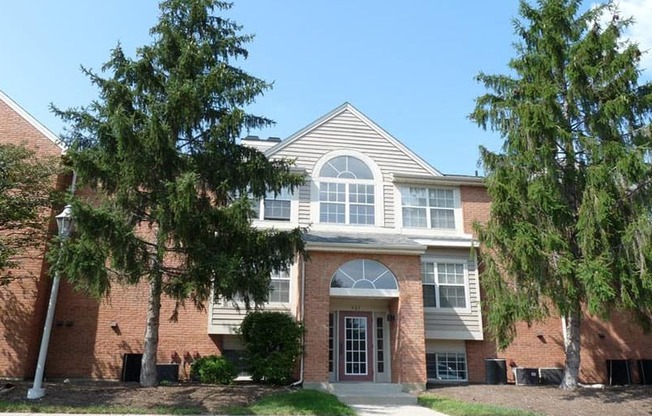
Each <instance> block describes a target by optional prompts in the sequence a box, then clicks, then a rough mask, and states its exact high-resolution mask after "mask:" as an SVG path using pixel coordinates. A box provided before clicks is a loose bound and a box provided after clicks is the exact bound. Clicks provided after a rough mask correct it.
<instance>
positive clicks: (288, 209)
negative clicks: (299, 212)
mask: <svg viewBox="0 0 652 416" xmlns="http://www.w3.org/2000/svg"><path fill="white" fill-rule="evenodd" d="M252 209H253V210H254V219H257V220H273V221H290V219H291V218H292V192H290V191H289V189H287V188H282V189H281V192H279V193H278V194H276V195H274V192H267V194H266V195H265V198H264V199H261V200H260V201H255V202H253V203H252ZM261 214H262V215H261Z"/></svg>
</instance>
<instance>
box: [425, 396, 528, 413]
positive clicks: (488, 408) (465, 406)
mask: <svg viewBox="0 0 652 416" xmlns="http://www.w3.org/2000/svg"><path fill="white" fill-rule="evenodd" d="M419 404H420V405H421V406H424V407H428V408H430V409H432V410H436V411H438V412H442V413H446V414H447V415H450V416H537V413H532V412H528V411H526V410H520V409H510V408H507V407H499V406H492V405H487V404H476V403H466V402H463V401H459V400H454V399H449V398H446V397H439V396H435V395H432V394H424V395H421V396H419Z"/></svg>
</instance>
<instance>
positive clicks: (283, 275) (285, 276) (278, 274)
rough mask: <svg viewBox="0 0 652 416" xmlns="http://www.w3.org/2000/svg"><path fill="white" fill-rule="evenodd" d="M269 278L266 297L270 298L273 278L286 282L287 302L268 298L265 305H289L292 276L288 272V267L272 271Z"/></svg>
mask: <svg viewBox="0 0 652 416" xmlns="http://www.w3.org/2000/svg"><path fill="white" fill-rule="evenodd" d="M269 278H270V281H269V282H270V288H269V294H268V295H267V296H268V299H270V298H271V293H272V287H271V283H272V282H273V281H274V280H276V281H282V282H288V300H287V302H279V301H271V300H268V301H267V303H266V304H265V305H289V304H290V303H291V302H292V276H291V274H290V269H286V270H278V271H272V273H271V274H270V276H269Z"/></svg>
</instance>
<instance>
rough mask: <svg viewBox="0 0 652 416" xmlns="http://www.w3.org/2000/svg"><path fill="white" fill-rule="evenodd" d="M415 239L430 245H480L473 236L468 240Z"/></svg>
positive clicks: (417, 241)
mask: <svg viewBox="0 0 652 416" xmlns="http://www.w3.org/2000/svg"><path fill="white" fill-rule="evenodd" d="M414 241H415V242H416V243H418V244H421V245H423V246H428V247H465V248H470V247H479V244H478V241H477V240H474V239H472V238H470V239H468V240H466V239H465V240H444V239H436V238H428V239H426V238H415V239H414Z"/></svg>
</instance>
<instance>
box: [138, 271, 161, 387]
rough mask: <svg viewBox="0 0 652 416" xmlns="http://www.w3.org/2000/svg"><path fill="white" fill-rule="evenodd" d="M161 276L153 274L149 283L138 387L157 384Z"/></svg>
mask: <svg viewBox="0 0 652 416" xmlns="http://www.w3.org/2000/svg"><path fill="white" fill-rule="evenodd" d="M161 285H162V284H161V276H160V275H158V274H155V275H154V276H152V278H151V279H150V282H149V299H148V300H147V326H146V327H145V342H144V347H143V360H142V363H141V368H140V385H141V386H143V387H153V386H156V385H157V384H158V380H157V377H156V351H157V350H158V327H159V321H160V316H161Z"/></svg>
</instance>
